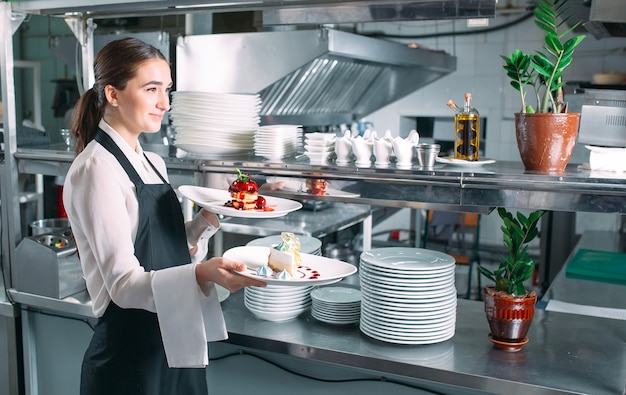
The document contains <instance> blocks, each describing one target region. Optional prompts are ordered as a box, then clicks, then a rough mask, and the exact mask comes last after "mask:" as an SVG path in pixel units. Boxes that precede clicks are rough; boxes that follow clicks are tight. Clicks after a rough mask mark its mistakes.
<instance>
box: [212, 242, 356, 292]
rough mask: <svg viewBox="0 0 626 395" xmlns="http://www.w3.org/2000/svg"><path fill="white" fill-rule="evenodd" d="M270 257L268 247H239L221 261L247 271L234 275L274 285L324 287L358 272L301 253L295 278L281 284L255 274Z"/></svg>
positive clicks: (279, 281) (275, 279)
mask: <svg viewBox="0 0 626 395" xmlns="http://www.w3.org/2000/svg"><path fill="white" fill-rule="evenodd" d="M269 253H270V247H262V246H241V247H234V248H231V249H229V250H228V251H226V252H224V255H223V256H224V258H228V259H232V260H234V261H237V262H242V263H245V264H246V266H247V269H246V270H245V271H244V272H235V273H237V274H240V275H242V276H246V277H250V278H255V279H257V280H261V281H264V282H266V283H267V284H273V285H297V286H302V285H327V284H333V283H336V282H338V281H341V279H343V278H344V277H348V276H350V275H352V274H354V273H356V271H357V268H356V266H354V265H352V264H350V263H347V262H343V261H339V260H337V259H332V258H326V257H323V256H319V255H311V254H303V253H300V257H301V258H302V264H301V265H300V267H298V269H297V274H296V276H294V278H291V279H289V280H283V279H278V278H275V277H267V276H261V275H259V274H257V269H258V268H259V267H261V266H265V265H266V264H267V259H268V256H269Z"/></svg>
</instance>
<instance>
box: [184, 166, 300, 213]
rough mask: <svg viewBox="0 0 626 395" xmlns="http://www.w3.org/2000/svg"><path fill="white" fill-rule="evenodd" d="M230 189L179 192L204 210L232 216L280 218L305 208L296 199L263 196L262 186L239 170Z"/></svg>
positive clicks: (187, 188) (195, 188) (189, 188)
mask: <svg viewBox="0 0 626 395" xmlns="http://www.w3.org/2000/svg"><path fill="white" fill-rule="evenodd" d="M236 170H237V172H238V175H237V179H236V180H235V181H233V182H232V183H231V184H230V186H229V187H228V190H223V189H215V188H206V187H200V186H195V185H181V186H180V187H178V191H179V192H180V193H181V194H182V195H183V196H184V197H186V198H187V199H189V200H191V201H193V202H195V203H196V204H197V205H199V206H200V207H204V208H205V209H207V210H209V211H211V212H214V213H216V214H222V215H225V216H228V217H241V218H276V217H282V216H284V215H287V214H288V213H290V212H292V211H296V210H299V209H300V208H302V204H301V203H300V202H296V201H294V200H289V199H283V198H277V197H272V196H261V195H259V186H258V185H257V183H256V182H254V181H252V179H251V178H250V176H249V175H248V174H244V173H242V172H241V171H240V170H239V169H236Z"/></svg>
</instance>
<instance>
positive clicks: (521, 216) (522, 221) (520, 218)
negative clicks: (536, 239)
mask: <svg viewBox="0 0 626 395" xmlns="http://www.w3.org/2000/svg"><path fill="white" fill-rule="evenodd" d="M517 220H518V221H519V223H520V224H522V226H523V227H525V228H528V225H529V224H530V220H529V219H528V218H526V216H524V214H523V213H522V212H521V211H518V212H517Z"/></svg>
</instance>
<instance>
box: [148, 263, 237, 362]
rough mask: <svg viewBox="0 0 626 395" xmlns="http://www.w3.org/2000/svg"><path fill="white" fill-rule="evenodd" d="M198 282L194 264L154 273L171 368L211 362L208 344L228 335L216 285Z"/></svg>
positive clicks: (165, 345)
mask: <svg viewBox="0 0 626 395" xmlns="http://www.w3.org/2000/svg"><path fill="white" fill-rule="evenodd" d="M205 285H206V286H205V287H203V288H204V291H205V292H206V291H207V287H208V289H210V292H208V297H207V296H206V295H207V293H203V292H202V291H201V290H200V287H199V286H198V284H197V283H196V275H195V265H193V264H189V265H183V266H176V267H172V268H168V269H163V270H158V271H155V272H154V275H153V276H152V292H153V294H154V302H155V305H156V310H157V316H158V319H159V327H160V329H161V337H162V339H163V346H164V347H165V355H166V356H167V364H168V366H169V367H171V368H192V367H204V366H206V365H208V363H209V357H208V344H207V342H210V341H219V340H224V339H226V338H228V333H227V331H226V323H225V322H224V316H223V314H222V309H221V306H220V302H219V299H218V295H217V291H216V289H215V285H214V284H212V283H209V284H205Z"/></svg>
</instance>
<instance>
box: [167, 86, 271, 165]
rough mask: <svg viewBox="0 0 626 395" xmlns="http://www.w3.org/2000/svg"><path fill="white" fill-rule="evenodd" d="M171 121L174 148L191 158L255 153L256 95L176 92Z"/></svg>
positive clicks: (258, 118) (257, 123) (257, 118)
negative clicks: (188, 154)
mask: <svg viewBox="0 0 626 395" xmlns="http://www.w3.org/2000/svg"><path fill="white" fill-rule="evenodd" d="M172 95H173V98H172V105H171V109H170V118H171V119H172V126H173V127H174V130H175V132H176V134H175V137H174V145H175V146H176V147H178V148H180V149H182V150H184V151H187V152H189V153H191V154H196V155H202V156H215V157H223V156H233V155H241V154H245V153H249V152H251V151H252V150H253V149H254V134H255V132H256V130H257V128H258V126H259V121H260V117H259V109H260V108H261V98H260V97H259V95H239V94H230V93H210V92H192V91H176V92H173V94H172Z"/></svg>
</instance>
